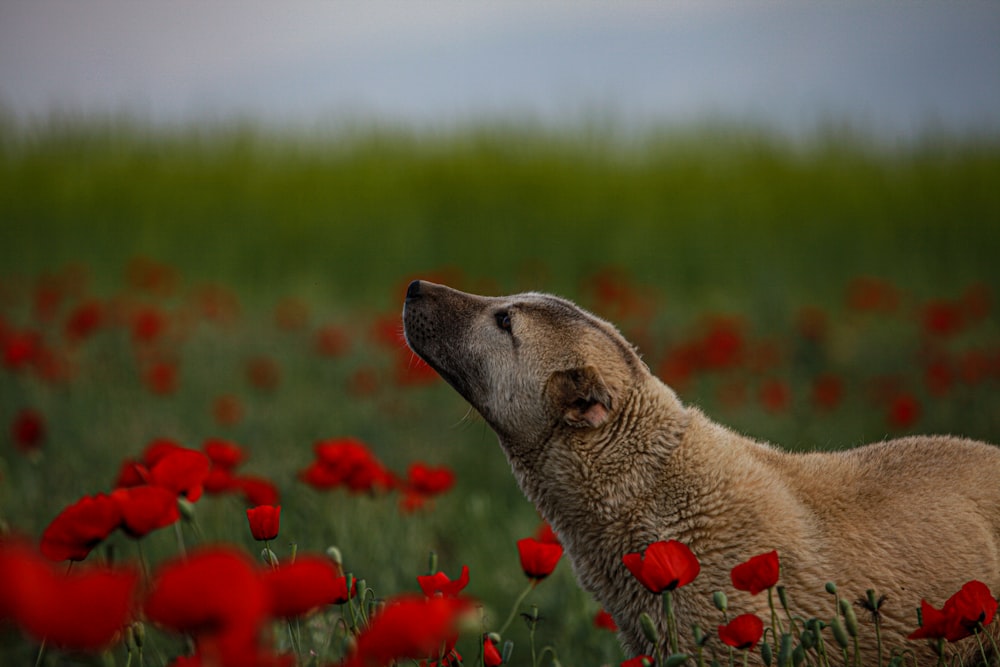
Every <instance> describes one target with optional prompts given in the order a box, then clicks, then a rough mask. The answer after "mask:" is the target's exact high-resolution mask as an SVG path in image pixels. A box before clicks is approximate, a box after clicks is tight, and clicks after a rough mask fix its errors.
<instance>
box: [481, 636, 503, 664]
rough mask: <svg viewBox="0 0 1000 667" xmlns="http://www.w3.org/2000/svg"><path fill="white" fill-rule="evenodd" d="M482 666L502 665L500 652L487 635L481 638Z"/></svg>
mask: <svg viewBox="0 0 1000 667" xmlns="http://www.w3.org/2000/svg"><path fill="white" fill-rule="evenodd" d="M483 664H484V665H486V667H498V666H499V665H502V664H503V656H502V655H500V651H498V650H497V647H496V644H494V643H493V641H492V640H491V639H490V638H489V635H484V636H483Z"/></svg>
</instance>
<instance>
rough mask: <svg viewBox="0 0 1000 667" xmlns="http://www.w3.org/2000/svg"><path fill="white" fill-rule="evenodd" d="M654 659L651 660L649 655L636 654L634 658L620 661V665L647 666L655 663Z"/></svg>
mask: <svg viewBox="0 0 1000 667" xmlns="http://www.w3.org/2000/svg"><path fill="white" fill-rule="evenodd" d="M655 664H656V661H655V660H653V656H651V655H637V656H635V657H634V658H629V659H628V660H625V661H624V662H622V664H621V667H649V666H651V665H655Z"/></svg>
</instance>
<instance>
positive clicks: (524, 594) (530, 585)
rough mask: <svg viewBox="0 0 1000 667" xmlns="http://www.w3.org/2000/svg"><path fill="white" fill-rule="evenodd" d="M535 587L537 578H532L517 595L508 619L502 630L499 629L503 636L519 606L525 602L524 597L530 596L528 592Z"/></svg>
mask: <svg viewBox="0 0 1000 667" xmlns="http://www.w3.org/2000/svg"><path fill="white" fill-rule="evenodd" d="M534 587H535V580H534V579H532V580H531V581H530V582H528V587H527V588H525V589H524V590H523V591H521V594H520V595H518V596H517V599H516V600H514V605H513V606H512V607H511V609H510V614H508V616H507V620H506V621H504V622H503V625H501V626H500V630H499V631H497V634H499V635H500V636H501V637H502V636H503V633H504V632H506V631H507V628H508V627H510V624H511V622H513V620H514V617H515V616H516V615H517V609H518V607H520V606H521V603H522V602H524V598H526V597H528V593H530V592H531V589H533V588H534Z"/></svg>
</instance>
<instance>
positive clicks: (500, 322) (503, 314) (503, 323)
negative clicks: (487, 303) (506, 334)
mask: <svg viewBox="0 0 1000 667" xmlns="http://www.w3.org/2000/svg"><path fill="white" fill-rule="evenodd" d="M495 317H496V319H497V326H498V327H500V328H501V329H503V330H504V331H510V313H508V312H507V311H506V310H501V311H500V312H499V313H497V314H496V315H495Z"/></svg>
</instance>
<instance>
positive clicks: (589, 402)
mask: <svg viewBox="0 0 1000 667" xmlns="http://www.w3.org/2000/svg"><path fill="white" fill-rule="evenodd" d="M545 393H546V395H547V396H548V397H549V400H550V401H551V404H552V406H553V407H554V409H555V410H556V412H557V414H560V415H561V416H562V419H563V421H564V422H566V423H567V424H569V425H570V426H574V427H577V428H597V427H598V426H601V425H603V424H604V422H606V421H607V420H608V416H609V414H610V413H611V408H612V397H611V391H610V390H609V389H608V386H607V384H605V382H604V380H603V379H602V378H601V374H600V373H598V371H597V369H596V368H594V367H593V366H584V367H583V368H571V369H569V370H564V371H557V372H555V373H553V374H552V376H551V377H550V378H549V381H548V384H547V385H546V387H545Z"/></svg>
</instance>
